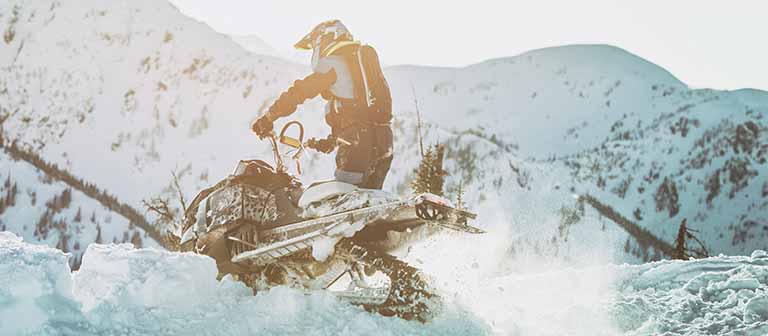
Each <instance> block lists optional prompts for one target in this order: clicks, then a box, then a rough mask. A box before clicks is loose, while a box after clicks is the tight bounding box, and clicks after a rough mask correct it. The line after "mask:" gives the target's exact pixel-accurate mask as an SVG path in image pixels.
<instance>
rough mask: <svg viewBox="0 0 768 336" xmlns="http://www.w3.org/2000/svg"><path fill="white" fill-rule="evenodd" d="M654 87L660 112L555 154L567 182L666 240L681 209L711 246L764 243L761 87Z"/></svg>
mask: <svg viewBox="0 0 768 336" xmlns="http://www.w3.org/2000/svg"><path fill="white" fill-rule="evenodd" d="M655 90H656V91H657V92H658V94H657V96H656V97H654V99H652V100H651V104H653V105H656V106H664V107H665V109H666V112H665V113H663V114H661V115H659V116H657V117H655V118H653V119H646V118H642V117H640V116H638V115H627V116H626V117H625V118H622V119H621V120H619V121H617V122H616V123H615V124H614V125H612V126H611V134H610V135H609V136H608V137H607V138H606V139H605V141H604V142H603V143H602V144H601V145H600V146H599V147H595V148H594V149H591V150H587V151H583V152H580V153H578V154H575V155H570V156H567V157H564V158H562V159H560V160H558V161H557V162H558V164H559V163H562V164H564V165H565V166H567V168H566V170H567V171H568V172H569V173H570V174H571V177H572V178H573V183H572V185H575V186H577V189H578V191H579V192H588V193H592V194H594V195H597V196H598V197H599V198H601V199H602V200H603V202H607V203H608V204H612V205H613V206H614V208H616V209H617V210H618V211H619V212H621V213H623V214H624V215H625V216H627V217H630V216H631V218H632V220H634V221H636V222H638V223H639V224H641V225H642V226H643V227H646V228H648V229H650V230H651V232H652V233H654V234H655V235H657V236H658V237H660V238H662V239H663V240H665V241H668V242H672V241H674V239H675V236H676V235H677V229H678V225H679V224H680V222H681V221H682V219H684V218H686V219H687V221H688V226H689V227H690V228H693V229H696V230H697V231H698V232H699V233H698V234H697V236H698V237H699V238H701V239H703V240H704V242H706V245H707V247H708V248H709V249H710V250H713V252H714V253H726V254H743V253H749V251H752V250H754V249H766V248H768V174H767V172H768V136H767V135H766V132H767V131H768V124H766V121H765V118H766V116H768V92H760V91H756V90H748V91H736V92H718V91H712V90H683V91H679V90H675V89H674V88H669V87H664V86H659V87H656V89H655Z"/></svg>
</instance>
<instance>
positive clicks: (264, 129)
mask: <svg viewBox="0 0 768 336" xmlns="http://www.w3.org/2000/svg"><path fill="white" fill-rule="evenodd" d="M274 127H275V125H274V124H273V123H272V120H270V119H269V117H267V116H263V117H261V118H259V119H256V122H254V123H253V125H251V130H253V132H254V133H256V135H258V136H259V138H262V139H263V138H265V137H267V135H269V133H270V132H272V129H273V128H274Z"/></svg>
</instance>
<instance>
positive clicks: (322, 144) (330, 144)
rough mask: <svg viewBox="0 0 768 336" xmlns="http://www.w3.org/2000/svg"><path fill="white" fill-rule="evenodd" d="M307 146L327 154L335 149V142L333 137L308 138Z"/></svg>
mask: <svg viewBox="0 0 768 336" xmlns="http://www.w3.org/2000/svg"><path fill="white" fill-rule="evenodd" d="M307 147H309V148H312V149H314V150H316V151H318V152H321V153H326V154H328V153H330V152H333V150H334V149H336V142H335V141H334V140H333V139H320V140H317V139H309V140H308V141H307Z"/></svg>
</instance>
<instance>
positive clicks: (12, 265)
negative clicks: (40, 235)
mask: <svg viewBox="0 0 768 336" xmlns="http://www.w3.org/2000/svg"><path fill="white" fill-rule="evenodd" d="M67 259H68V257H67V255H66V254H64V253H63V252H61V251H60V250H57V249H53V248H50V247H45V246H38V245H30V244H25V243H22V241H21V238H19V237H17V236H15V235H14V234H12V233H10V232H0V334H2V335H23V334H25V333H27V332H29V331H32V330H35V331H36V332H37V333H41V334H43V333H48V332H51V331H53V330H55V329H57V328H63V327H65V326H68V325H73V324H77V323H78V322H79V321H80V319H79V310H78V308H79V307H78V304H77V302H76V301H75V298H74V297H73V295H72V278H71V277H70V275H69V264H68V263H67Z"/></svg>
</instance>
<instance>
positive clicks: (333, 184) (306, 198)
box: [299, 180, 358, 208]
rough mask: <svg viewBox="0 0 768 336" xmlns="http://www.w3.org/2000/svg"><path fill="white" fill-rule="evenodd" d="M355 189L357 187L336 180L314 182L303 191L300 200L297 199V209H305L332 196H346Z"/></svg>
mask: <svg viewBox="0 0 768 336" xmlns="http://www.w3.org/2000/svg"><path fill="white" fill-rule="evenodd" d="M357 189H358V187H357V186H356V185H354V184H349V183H346V182H341V181H336V180H330V181H319V182H315V183H312V184H311V185H310V186H309V187H307V189H306V190H304V193H303V194H301V198H299V207H300V208H306V207H307V206H308V205H310V204H312V203H315V202H320V201H322V200H325V199H328V198H331V197H333V196H338V195H342V194H346V193H349V192H352V191H354V190H357Z"/></svg>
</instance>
